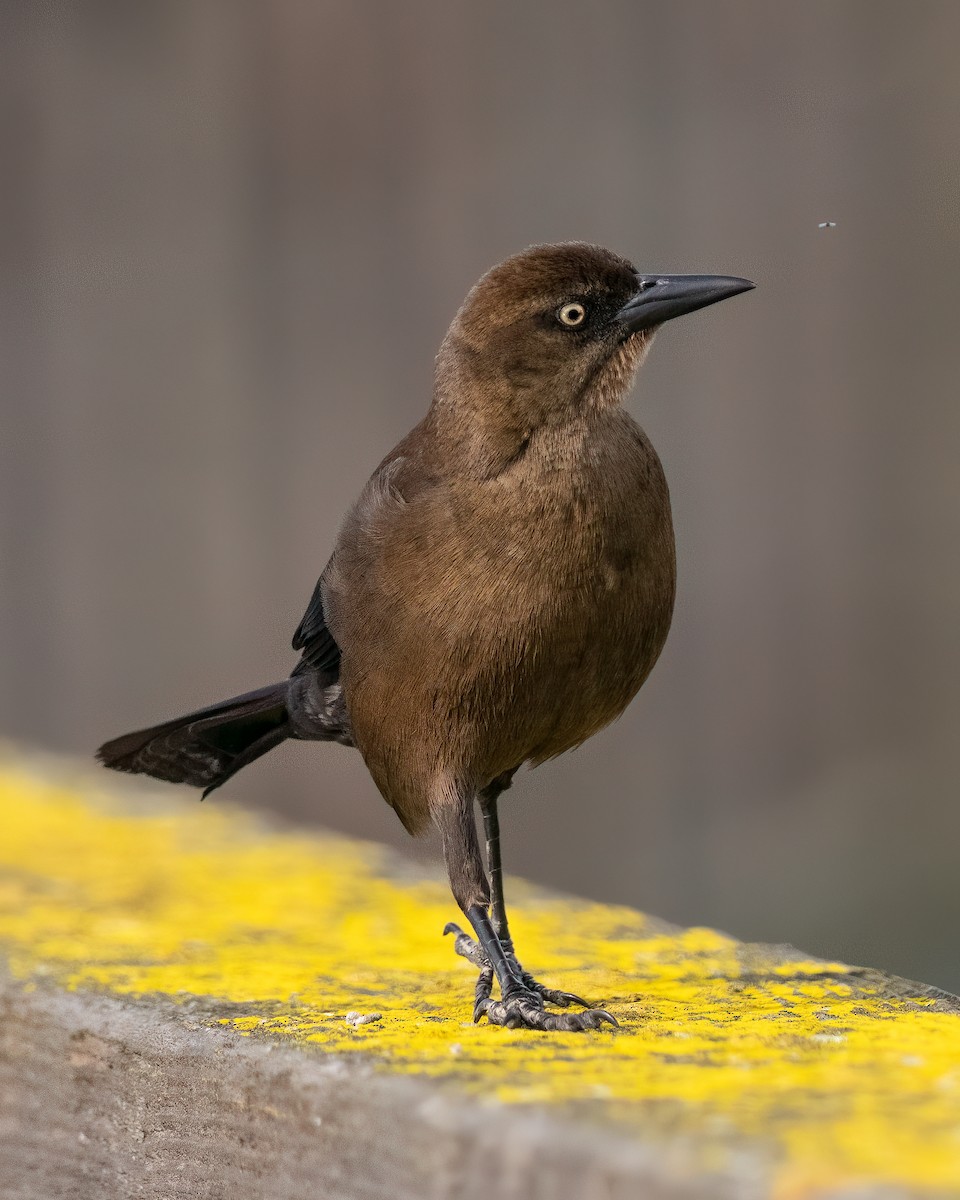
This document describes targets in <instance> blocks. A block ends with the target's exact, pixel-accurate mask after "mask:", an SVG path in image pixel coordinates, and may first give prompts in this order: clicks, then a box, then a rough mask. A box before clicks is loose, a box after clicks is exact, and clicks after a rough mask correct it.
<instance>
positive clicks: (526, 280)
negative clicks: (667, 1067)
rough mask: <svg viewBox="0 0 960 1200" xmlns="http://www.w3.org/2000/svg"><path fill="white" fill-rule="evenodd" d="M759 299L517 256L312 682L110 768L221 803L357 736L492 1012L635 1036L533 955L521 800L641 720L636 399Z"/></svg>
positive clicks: (654, 534)
mask: <svg viewBox="0 0 960 1200" xmlns="http://www.w3.org/2000/svg"><path fill="white" fill-rule="evenodd" d="M752 287H754V284H753V283H751V282H750V281H749V280H747V279H741V278H736V277H731V276H715V275H663V274H656V273H653V274H651V273H645V272H641V271H638V270H637V269H636V268H635V267H634V266H633V265H632V263H631V262H629V261H628V260H627V259H625V258H623V257H621V256H619V255H617V254H614V253H613V252H611V251H609V250H606V249H603V248H602V247H599V246H595V245H591V244H588V243H584V242H566V243H558V244H549V245H540V246H533V247H530V248H528V249H526V250H524V251H522V252H520V253H518V254H515V255H513V256H511V257H509V258H507V259H505V260H504V261H503V262H501V263H499V264H498V265H496V266H494V267H493V268H492V269H491V270H489V271H488V272H487V273H486V274H485V275H483V276H482V277H481V278H480V280H479V281H478V282H477V283H476V284H475V285H474V287H473V288H472V289H471V290H470V291H469V293H468V294H467V296H466V299H465V300H464V302H463V304H462V306H461V308H460V309H459V311H458V312H457V314H456V316H455V317H454V319H453V322H452V324H451V325H450V328H449V330H448V331H447V334H446V336H445V337H444V339H443V342H442V344H441V346H440V350H439V352H438V354H437V358H436V367H435V381H434V389H433V396H432V402H431V403H430V405H429V408H428V409H427V412H426V415H425V416H424V417H423V419H422V420H421V421H420V423H419V424H418V425H417V426H416V427H415V428H414V429H413V430H412V431H411V432H410V433H409V434H408V435H407V436H406V437H405V438H403V440H402V441H401V442H400V443H399V444H398V445H397V446H396V447H395V448H394V449H393V450H391V451H390V453H389V454H387V456H386V457H385V458H384V459H383V461H382V462H381V463H380V465H379V466H378V467H377V468H376V470H375V471H374V472H373V475H372V476H371V477H370V479H369V481H368V482H367V484H366V486H365V487H364V488H363V490H362V491H361V493H360V496H359V498H358V499H357V500H356V502H355V503H354V505H353V506H352V508H350V509H349V511H348V512H347V515H346V518H345V520H344V522H343V525H342V527H341V529H340V532H339V534H338V536H337V539H336V542H335V545H334V548H333V552H332V555H331V557H330V559H329V561H328V563H327V565H326V567H325V568H324V570H323V572H322V574H321V575H320V578H319V580H318V582H317V584H316V587H315V589H314V591H313V594H312V596H311V598H310V602H309V604H308V606H307V609H306V612H305V614H304V617H303V620H302V621H301V622H300V624H299V626H298V627H297V629H296V632H295V633H294V635H293V648H294V650H297V651H299V652H300V658H299V661H298V662H297V663H296V665H295V666H294V668H293V671H292V674H291V675H290V676H289V678H287V679H285V680H283V681H282V682H280V683H276V684H272V685H270V686H268V687H264V688H260V689H258V690H256V691H252V692H248V693H246V694H244V695H241V696H237V697H233V698H231V699H229V700H225V701H222V702H221V703H219V704H214V705H212V706H210V707H208V708H204V709H200V710H199V711H195V712H191V713H188V714H186V715H184V716H181V717H178V718H176V719H174V720H171V721H167V722H165V723H163V724H160V725H157V726H154V727H152V728H149V729H144V730H140V731H137V732H134V733H128V734H125V735H123V736H121V737H118V738H116V739H114V740H112V741H109V742H107V743H105V744H104V745H103V746H101V747H100V749H99V750H98V752H97V757H98V758H99V760H100V762H101V763H103V764H104V765H105V766H107V767H110V768H112V769H114V770H118V771H126V772H131V773H134V774H143V775H149V776H152V777H154V778H156V779H161V780H167V781H171V782H176V783H185V784H188V785H193V786H195V787H199V788H203V789H204V791H203V795H204V796H207V795H208V794H209V793H210V792H211V791H213V790H214V789H215V788H219V787H221V786H222V785H223V784H224V783H226V781H227V780H229V779H230V778H232V776H233V775H235V774H236V772H237V771H239V770H240V769H241V768H242V767H245V766H247V764H249V763H251V762H253V761H254V760H255V759H257V758H259V757H260V756H261V755H263V754H266V753H267V752H268V751H270V750H272V749H273V748H274V747H276V746H277V745H279V744H280V743H281V742H283V741H285V740H287V739H302V740H307V741H329V742H338V743H340V744H342V745H344V746H349V747H353V748H355V749H356V750H358V751H359V753H360V754H361V755H362V757H363V760H364V762H365V764H366V766H367V768H368V770H369V772H370V774H371V775H372V777H373V780H374V782H375V783H376V785H377V787H378V789H379V791H380V793H381V794H382V795H383V797H384V799H385V800H386V801H387V803H388V804H390V805H391V806H392V807H393V809H394V811H395V812H396V814H397V816H398V817H399V819H400V820H401V822H402V823H403V825H404V826H405V827H406V829H407V830H408V832H409V833H411V834H414V835H418V834H422V833H424V832H426V831H427V830H429V829H430V828H433V829H435V830H438V831H439V835H440V842H441V844H442V850H443V858H444V862H445V865H446V870H447V874H448V877H449V882H450V888H451V891H452V893H453V898H454V900H455V901H456V903H457V905H458V906H459V909H460V911H461V913H462V914H463V916H464V917H465V918H466V921H467V923H468V924H469V926H470V927H471V930H472V935H473V936H471V935H470V934H469V933H467V932H465V931H464V930H463V929H462V928H461V926H460V925H458V924H457V923H455V922H452V921H451V922H449V923H448V924H447V926H446V928H445V930H444V933H449V934H453V935H455V937H454V946H455V949H456V952H457V953H458V954H460V955H461V956H463V957H465V958H467V959H468V960H469V961H470V962H471V963H473V965H474V966H475V967H477V968H478V969H479V976H478V978H477V982H476V986H475V989H474V1009H473V1016H474V1020H475V1021H480V1020H481V1019H482V1018H484V1017H486V1019H487V1020H488V1021H489V1022H490V1023H492V1024H494V1025H501V1026H506V1027H509V1028H525V1029H534V1030H560V1031H569V1032H573V1031H583V1030H596V1029H599V1028H601V1027H603V1026H607V1025H610V1026H616V1025H617V1021H616V1018H615V1017H614V1016H613V1015H612V1014H611V1013H609V1012H608V1011H607V1010H606V1009H604V1008H600V1007H594V1006H591V1004H590V1003H589V1002H588V1001H586V1000H583V999H582V998H581V997H579V996H577V995H575V994H573V993H571V992H566V991H563V990H560V989H557V988H551V987H547V986H545V985H544V984H542V983H541V982H540V981H539V980H537V979H536V978H535V977H534V976H533V975H532V974H531V973H530V972H529V971H527V970H526V969H525V968H524V967H523V966H522V965H521V962H520V959H519V957H518V955H517V952H516V949H515V947H514V943H513V939H512V936H511V933H510V928H509V924H508V920H507V911H506V905H505V899H504V888H503V870H502V862H501V854H500V827H499V814H498V800H499V797H500V796H501V795H502V793H503V792H504V791H505V790H506V789H507V788H509V787H510V785H511V782H512V780H513V777H514V775H515V774H516V772H517V771H518V770H519V769H520V767H521V766H524V765H528V766H531V767H534V766H537V765H539V764H540V763H543V762H545V761H546V760H547V759H552V758H554V757H556V756H557V755H560V754H563V753H564V752H565V751H567V750H570V749H573V748H574V747H576V746H578V745H580V744H581V743H582V742H584V741H586V739H587V738H589V737H591V736H592V735H593V734H595V733H596V732H597V731H598V730H600V729H602V728H603V727H604V726H606V725H607V724H609V723H610V722H611V721H613V720H614V719H615V718H617V717H618V716H619V715H620V714H621V713H622V712H623V711H624V709H625V708H626V707H627V705H628V704H629V702H630V700H631V699H632V698H633V697H634V695H635V694H636V693H637V691H638V690H639V688H640V687H641V685H642V684H643V682H644V681H645V679H646V678H647V676H648V675H649V673H650V671H651V669H652V667H653V665H654V663H655V662H656V661H657V658H658V657H659V655H660V652H661V650H662V648H663V645H664V642H665V640H666V637H667V631H668V629H669V627H670V622H671V616H672V612H673V605H674V596H675V590H676V553H675V546H674V533H673V526H672V519H671V509H670V497H669V492H668V488H667V482H666V479H665V476H664V471H663V467H662V465H661V462H660V459H659V457H658V456H657V453H656V451H655V450H654V448H653V446H652V445H651V443H650V440H649V439H648V437H647V436H646V434H645V433H644V432H643V430H642V429H641V428H640V426H639V425H638V424H637V423H636V422H635V421H634V420H633V418H632V417H631V416H630V415H629V413H628V412H627V411H626V408H625V407H624V403H623V402H624V399H625V397H626V395H627V393H628V391H629V390H630V387H631V385H632V381H633V378H634V375H635V372H636V371H637V369H638V367H639V366H640V364H641V363H642V361H643V359H644V358H645V356H646V354H647V352H648V350H649V348H650V345H651V342H652V340H653V338H654V335H655V333H656V332H657V330H658V329H659V328H660V327H661V326H662V325H663V324H664V323H666V322H668V321H671V320H673V319H674V318H676V317H679V316H683V315H685V314H687V313H692V312H694V311H696V310H698V309H701V308H705V307H706V306H708V305H711V304H714V303H716V302H717V301H720V300H724V299H727V298H728V297H731V296H735V295H737V294H738V293H741V292H745V291H747V290H748V289H750V288H752ZM478 808H479V814H480V816H481V817H482V823H483V829H484V838H485V843H486V845H485V850H486V868H485V866H484V856H483V853H482V851H481V845H480V837H479V833H478V829H477V820H476V817H477V809H478ZM495 983H496V989H497V992H498V993H499V994H498V996H495V995H494V984H495ZM557 1009H559V1010H560V1011H555V1010H557ZM568 1010H571V1011H568ZM573 1010H579V1011H573Z"/></svg>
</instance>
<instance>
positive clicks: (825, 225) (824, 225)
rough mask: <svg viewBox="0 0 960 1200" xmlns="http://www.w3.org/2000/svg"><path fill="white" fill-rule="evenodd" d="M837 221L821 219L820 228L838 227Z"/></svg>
mask: <svg viewBox="0 0 960 1200" xmlns="http://www.w3.org/2000/svg"><path fill="white" fill-rule="evenodd" d="M836 227H837V223H836V221H821V222H820V224H819V225H818V226H817V228H818V229H836Z"/></svg>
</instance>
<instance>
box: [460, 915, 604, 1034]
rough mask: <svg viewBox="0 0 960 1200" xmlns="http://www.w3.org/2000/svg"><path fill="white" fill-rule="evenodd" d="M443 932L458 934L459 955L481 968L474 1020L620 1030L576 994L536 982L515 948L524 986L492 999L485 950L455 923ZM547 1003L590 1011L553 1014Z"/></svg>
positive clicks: (491, 975) (509, 953)
mask: <svg viewBox="0 0 960 1200" xmlns="http://www.w3.org/2000/svg"><path fill="white" fill-rule="evenodd" d="M443 932H444V933H445V934H447V933H453V934H455V935H456V937H455V941H454V949H455V950H456V952H457V954H459V955H460V956H461V958H465V959H467V960H468V961H469V962H472V963H473V965H474V966H475V967H479V969H480V975H479V977H478V978H477V986H476V990H475V995H474V1005H473V1019H474V1021H479V1020H480V1018H481V1017H486V1018H487V1020H488V1021H489V1022H490V1023H491V1024H493V1025H505V1026H507V1027H508V1028H510V1029H517V1028H524V1029H559V1030H564V1031H573V1030H582V1029H599V1028H600V1026H601V1025H603V1024H605V1023H606V1024H609V1025H612V1026H614V1028H619V1025H618V1022H617V1020H616V1018H614V1017H612V1016H611V1015H610V1013H608V1012H607V1011H606V1009H603V1008H594V1007H593V1006H592V1005H591V1004H590V1002H589V1001H588V1000H584V999H582V998H581V997H580V996H576V995H574V994H573V992H564V991H558V990H557V989H556V988H548V987H546V986H544V984H542V983H540V982H539V981H538V980H536V979H534V977H533V976H532V975H531V974H530V972H529V971H525V970H524V969H523V968H522V967H521V966H520V964H519V963H518V962H517V959H516V956H515V955H514V953H513V947H512V946H510V947H509V949H507V951H506V953H507V956H508V957H509V958H510V959H511V960H512V961H513V962H514V963H515V964H516V966H517V968H518V970H519V972H520V976H521V979H522V981H523V986H522V988H518V989H517V991H515V992H513V993H512V994H510V993H508V994H507V995H505V996H504V997H503V999H502V1000H494V999H492V992H493V979H494V971H493V966H492V965H491V963H490V960H489V959H488V958H487V956H486V954H485V953H484V950H483V947H482V946H480V945H478V944H477V943H476V942H475V941H474V940H473V938H472V937H470V935H469V934H466V933H464V932H463V930H462V929H461V928H460V926H459V925H455V924H454V923H453V922H452V921H451V922H449V923H448V924H447V925H446V926H445V928H444V930H443ZM545 1004H555V1005H557V1007H558V1008H568V1007H569V1006H570V1005H571V1004H578V1005H580V1007H581V1008H583V1009H586V1011H585V1012H582V1013H550V1012H547V1011H546V1009H545V1007H544V1005H545Z"/></svg>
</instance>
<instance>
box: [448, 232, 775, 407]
mask: <svg viewBox="0 0 960 1200" xmlns="http://www.w3.org/2000/svg"><path fill="white" fill-rule="evenodd" d="M753 286H754V285H753V284H752V283H750V281H749V280H746V279H734V278H730V277H727V276H720V275H660V274H644V273H643V272H640V271H637V269H636V268H635V267H634V266H633V265H632V264H631V263H629V262H627V260H626V259H624V258H620V257H619V255H616V254H613V253H611V252H610V251H609V250H604V249H603V248H602V247H600V246H591V245H588V244H586V243H582V242H567V243H561V244H559V245H549V246H534V247H532V248H531V249H529V250H525V251H523V252H522V253H521V254H516V255H514V256H513V257H512V258H508V259H506V260H505V261H504V262H502V263H500V264H499V265H498V266H496V267H494V268H493V269H492V270H491V271H488V272H487V274H486V275H484V276H483V277H482V278H481V279H480V281H479V282H478V283H477V284H476V285H475V286H474V287H473V288H472V289H471V291H470V292H469V294H468V295H467V298H466V300H465V301H464V303H463V306H462V307H461V309H460V311H459V312H458V313H457V316H456V317H455V318H454V321H453V324H452V325H451V326H450V330H449V332H448V333H447V336H446V338H445V339H444V343H443V346H442V347H441V350H440V354H439V355H438V359H437V400H438V402H439V403H441V404H443V403H445V402H450V403H453V404H455V405H456V406H457V407H461V408H462V406H463V401H464V400H467V399H468V398H470V405H469V406H470V408H472V409H473V410H474V411H476V410H477V409H478V407H480V406H482V407H483V408H484V409H485V410H486V412H487V413H489V414H490V415H499V416H500V418H501V419H504V420H506V419H508V418H509V419H510V420H511V421H519V422H520V423H521V424H524V423H526V424H527V425H529V426H531V427H533V426H536V425H538V424H542V423H548V422H550V421H551V420H560V421H562V420H564V419H567V418H568V417H569V415H570V413H571V410H572V411H574V412H576V411H583V409H584V408H586V407H588V406H596V407H606V406H608V405H611V404H616V403H618V402H619V401H620V400H621V399H622V398H623V396H624V394H625V393H626V391H627V389H628V388H629V386H630V383H631V380H632V378H633V374H634V372H635V370H636V369H637V367H638V366H639V365H640V363H641V362H642V360H643V357H644V354H645V353H646V350H647V349H648V347H649V345H650V342H651V340H652V338H653V334H654V333H655V332H656V330H657V329H658V328H659V326H660V325H662V324H663V323H664V322H665V321H669V320H671V319H672V318H673V317H679V316H682V315H683V314H684V313H690V312H694V311H695V310H696V309H698V308H705V307H706V306H707V305H708V304H715V303H716V302H717V301H718V300H724V299H726V298H727V297H728V296H735V295H736V294H737V293H738V292H744V291H747V290H748V289H749V288H752V287H753Z"/></svg>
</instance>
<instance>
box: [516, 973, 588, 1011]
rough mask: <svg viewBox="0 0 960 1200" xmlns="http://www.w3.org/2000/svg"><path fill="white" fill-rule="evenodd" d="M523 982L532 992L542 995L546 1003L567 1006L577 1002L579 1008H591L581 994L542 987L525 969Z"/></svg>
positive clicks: (561, 1006) (559, 1006) (560, 1006)
mask: <svg viewBox="0 0 960 1200" xmlns="http://www.w3.org/2000/svg"><path fill="white" fill-rule="evenodd" d="M523 982H524V983H525V984H526V985H527V987H528V988H530V990H531V991H532V992H536V993H537V995H538V996H542V997H543V998H544V1000H545V1001H546V1002H547V1004H556V1006H557V1007H558V1008H569V1006H570V1005H571V1004H578V1005H579V1006H580V1007H581V1008H593V1005H592V1004H591V1003H590V1001H589V1000H584V999H583V997H582V996H575V995H574V994H573V992H559V991H556V990H555V989H554V988H548V987H544V985H543V984H542V983H538V982H537V980H536V979H534V977H533V976H532V975H531V974H529V972H527V971H524V973H523Z"/></svg>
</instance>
